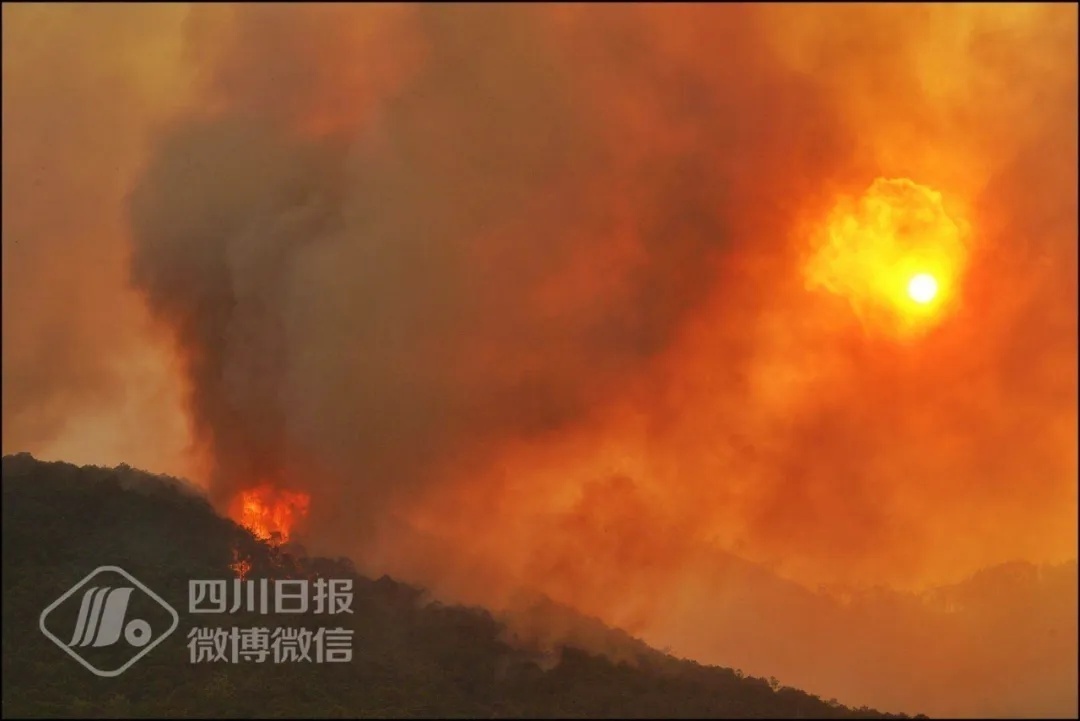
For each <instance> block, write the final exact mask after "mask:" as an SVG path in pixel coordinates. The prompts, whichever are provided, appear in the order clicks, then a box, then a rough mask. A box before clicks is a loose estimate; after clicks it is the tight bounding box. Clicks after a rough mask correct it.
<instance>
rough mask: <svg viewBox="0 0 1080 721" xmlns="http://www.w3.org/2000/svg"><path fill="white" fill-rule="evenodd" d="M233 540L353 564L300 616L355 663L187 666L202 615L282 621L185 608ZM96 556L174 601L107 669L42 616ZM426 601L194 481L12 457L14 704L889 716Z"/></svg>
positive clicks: (190, 712) (8, 626)
mask: <svg viewBox="0 0 1080 721" xmlns="http://www.w3.org/2000/svg"><path fill="white" fill-rule="evenodd" d="M237 552H238V553H239V554H241V556H243V557H246V558H249V559H250V563H251V569H250V571H249V572H248V575H249V577H253V578H261V577H276V578H282V577H287V576H290V577H309V578H311V577H313V576H316V575H318V576H322V577H324V578H345V577H349V578H351V579H352V580H353V582H354V601H353V604H352V608H353V610H354V613H353V614H352V615H350V616H341V615H338V616H334V617H333V622H332V623H327V622H326V618H327V617H325V616H322V617H319V616H312V617H311V618H309V619H307V620H308V621H312V620H313V622H314V623H316V625H339V624H340V625H343V626H345V627H347V628H352V629H353V630H354V631H355V636H354V642H353V648H354V655H353V659H352V661H351V662H349V663H340V664H323V665H315V664H296V663H288V664H273V663H262V664H254V663H246V664H236V665H233V664H224V663H199V664H192V663H191V662H190V659H189V649H188V633H189V631H191V629H192V628H194V627H196V626H214V625H221V626H225V627H229V626H239V627H251V626H259V625H262V626H274V625H277V624H279V623H280V624H281V625H288V623H282V619H281V618H280V617H279V618H275V617H274V616H269V617H268V616H258V615H254V614H246V613H243V612H241V613H238V614H235V615H231V616H228V617H227V618H226V617H220V616H218V617H206V616H193V615H191V614H189V613H188V580H189V579H224V578H230V579H231V578H233V576H234V572H233V571H232V570H231V569H230V564H231V563H233V562H234V558H235V556H234V554H235V553H237ZM101 565H117V566H120V567H122V568H123V569H125V570H126V571H128V572H130V573H131V574H132V575H134V576H135V577H136V578H137V579H139V580H140V581H142V582H144V583H145V584H146V585H148V586H149V587H150V588H152V589H153V590H155V591H156V592H157V593H158V594H159V595H161V596H162V597H163V598H164V599H165V600H166V601H168V603H170V604H171V605H173V606H174V608H176V609H177V610H178V611H179V613H180V625H179V627H178V629H177V631H176V632H175V633H173V634H172V635H171V636H170V637H168V638H167V639H166V640H165V641H164V642H163V643H162V644H161V645H160V646H159V647H157V648H155V649H153V651H152V652H150V653H149V654H148V655H147V656H146V657H145V658H144V659H142V660H141V661H139V662H138V663H136V664H135V665H134V666H133V667H132V668H131V669H130V670H128V671H127V672H125V673H124V674H122V675H120V676H119V677H117V678H109V679H106V678H99V677H97V676H94V675H92V674H91V673H89V672H88V671H87V670H86V669H84V668H82V667H80V666H79V665H78V664H77V663H75V661H73V660H72V659H71V658H69V657H68V656H67V655H65V654H64V653H63V651H62V650H61V649H59V648H58V647H57V646H56V645H54V644H53V643H52V642H51V641H49V640H48V639H47V638H46V637H45V636H44V635H43V634H42V633H41V631H40V630H39V628H38V618H39V615H40V614H41V612H42V610H43V609H45V608H46V607H47V606H48V605H49V604H50V603H51V602H52V601H53V600H54V599H56V598H58V597H59V596H60V595H61V594H63V593H64V592H65V591H66V590H67V589H68V588H70V587H71V586H72V585H73V584H74V583H76V582H77V581H79V580H80V579H82V578H83V577H84V576H86V574H88V573H89V572H90V571H91V570H93V569H94V568H96V567H98V566H101ZM422 599H423V594H422V593H421V592H420V591H419V590H418V589H414V588H411V587H408V586H405V585H403V584H399V583H396V582H394V581H392V580H391V579H389V578H385V577H384V578H381V579H379V580H377V581H373V580H370V579H366V578H363V577H362V576H360V575H358V574H357V573H356V572H355V571H354V570H353V569H352V567H351V565H350V564H349V562H348V561H346V560H344V559H341V560H328V559H308V558H302V557H296V556H291V555H289V554H288V553H285V552H283V551H282V550H281V549H275V548H271V547H269V546H267V545H264V544H262V543H259V542H258V541H256V540H255V539H254V538H252V537H251V536H250V534H248V533H247V532H246V531H244V530H243V529H241V528H239V527H237V526H236V525H235V524H233V523H232V522H231V521H228V520H225V519H222V518H221V517H219V516H217V515H216V514H215V513H214V512H213V511H212V509H211V508H210V506H209V505H208V504H207V502H206V501H205V500H204V499H203V498H202V497H201V495H200V494H199V493H198V492H197V491H194V490H192V489H190V488H188V487H187V486H186V485H185V484H184V483H183V482H180V481H175V480H173V479H168V478H163V477H158V476H151V475H149V474H145V473H142V472H139V471H135V470H133V469H130V468H128V467H126V466H120V467H118V468H116V469H103V468H96V467H84V468H77V467H75V466H71V465H69V464H64V463H42V462H39V461H36V460H34V459H33V458H31V457H30V456H29V455H27V454H19V455H17V456H6V457H4V459H3V601H4V603H3V679H4V694H3V714H4V716H24V717H25V716H32V717H42V716H51V717H57V716H69V717H70V716H84V717H85V716H99V717H125V716H128V717H130V716H159V717H160V716H183V717H222V716H224V717H250V716H263V717H301V718H302V717H356V716H398V717H401V716H485V717H497V716H498V717H507V716H562V717H567V716H589V717H659V716H664V717H702V716H707V717H729V718H730V717H739V718H750V717H759V718H763V717H773V718H775V717H800V718H847V717H854V716H859V717H885V716H884V715H882V714H879V713H877V712H874V711H871V710H869V709H860V710H859V711H853V710H851V709H847V708H845V707H842V706H838V705H836V704H835V703H833V704H829V703H825V702H823V701H822V700H821V699H819V698H817V697H815V696H811V695H808V694H806V693H803V692H801V691H797V690H794V689H787V688H779V687H778V685H777V684H776V683H775V682H772V683H770V682H767V681H765V680H762V679H754V678H742V677H740V675H739V674H737V673H736V672H733V671H731V670H730V669H724V668H717V667H704V666H700V665H698V664H696V663H693V662H688V661H679V660H675V659H673V658H671V657H668V656H665V655H663V654H660V653H659V652H655V651H652V650H651V649H648V648H647V647H646V646H644V644H640V642H636V641H633V640H631V639H629V638H628V637H625V635H623V634H620V633H619V632H615V631H611V633H612V634H613V638H615V639H618V638H619V637H620V636H623V637H624V641H620V642H621V643H624V646H625V647H626V648H632V649H636V651H635V655H636V659H635V660H634V663H632V664H628V663H613V662H612V661H610V660H609V659H608V658H606V657H600V656H595V655H591V654H589V653H587V652H585V651H582V650H580V649H575V648H563V649H561V653H560V654H559V658H558V659H550V658H541V657H539V656H538V655H537V654H535V653H530V652H529V650H528V649H522V648H519V647H514V646H511V645H509V644H508V643H506V641H505V637H506V634H505V628H503V627H502V626H501V625H500V624H499V623H498V622H497V621H496V620H495V619H494V618H493V617H492V616H491V615H490V614H488V613H487V612H485V611H482V610H479V609H467V608H460V607H446V606H443V605H440V604H437V603H431V602H423V601H422ZM208 618H209V620H208ZM291 618H295V617H290V619H285V621H289V620H291ZM320 619H321V620H320ZM294 623H295V622H294ZM301 625H302V624H301ZM545 669H546V670H545Z"/></svg>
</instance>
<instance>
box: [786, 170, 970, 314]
mask: <svg viewBox="0 0 1080 721" xmlns="http://www.w3.org/2000/svg"><path fill="white" fill-rule="evenodd" d="M966 260H967V248H966V246H965V243H964V231H963V224H962V223H961V222H959V221H958V220H956V219H954V218H952V217H950V216H949V214H948V213H947V212H946V210H945V207H944V204H943V202H942V196H941V193H939V192H937V191H935V190H932V189H930V188H928V187H926V186H923V185H919V184H918V183H915V182H912V181H911V180H908V179H906V178H902V179H885V178H878V179H877V180H875V181H874V183H873V184H872V185H871V186H870V188H869V189H867V191H866V192H865V193H863V195H862V196H861V197H860V198H858V199H845V200H844V201H842V202H840V203H839V204H838V205H837V206H836V208H835V209H834V210H833V212H832V215H831V216H830V217H829V219H828V221H827V222H826V224H825V228H824V231H823V232H822V233H821V236H820V242H819V243H818V246H817V248H816V249H815V252H814V255H813V256H812V257H811V258H810V260H809V261H808V263H807V264H806V267H805V268H804V271H805V274H806V278H807V285H808V287H811V288H824V289H825V290H828V291H830V292H832V293H835V294H837V295H840V296H843V297H845V298H847V299H848V301H849V302H850V303H851V305H852V307H853V309H854V310H855V312H856V313H858V314H859V316H860V317H861V318H862V319H863V320H864V321H869V322H870V324H871V325H872V326H874V327H876V328H878V329H887V330H890V331H892V332H893V333H895V334H898V335H912V334H915V333H917V332H919V331H922V330H926V329H927V328H929V327H930V326H931V325H933V324H936V323H938V322H940V321H941V319H942V317H943V312H944V311H945V310H946V308H947V306H948V303H949V301H950V299H951V298H953V297H954V296H955V293H956V288H957V286H958V283H959V279H960V276H961V274H962V272H963V269H964V265H965V263H966Z"/></svg>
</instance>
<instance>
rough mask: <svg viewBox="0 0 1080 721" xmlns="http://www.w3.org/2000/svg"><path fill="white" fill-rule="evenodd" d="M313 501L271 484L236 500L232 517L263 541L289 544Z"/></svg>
mask: <svg viewBox="0 0 1080 721" xmlns="http://www.w3.org/2000/svg"><path fill="white" fill-rule="evenodd" d="M310 503H311V497H310V496H309V495H308V494H306V493H300V492H294V491H286V490H284V489H281V488H276V487H274V486H272V485H270V484H263V485H261V486H257V487H255V488H250V489H248V490H246V491H242V492H241V493H240V494H239V495H237V496H236V498H235V499H233V502H232V504H231V506H230V508H229V516H230V517H231V518H232V519H233V520H234V521H236V522H237V523H239V524H240V525H241V526H243V527H244V528H246V529H248V530H249V531H251V533H252V534H253V535H254V536H255V537H256V538H258V539H259V540H261V541H268V542H270V543H274V544H275V545H277V544H282V543H286V542H288V540H289V538H290V536H291V535H292V532H293V529H294V528H295V526H296V524H297V523H298V522H299V521H301V520H303V518H304V517H305V516H307V512H308V507H309V506H310Z"/></svg>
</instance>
